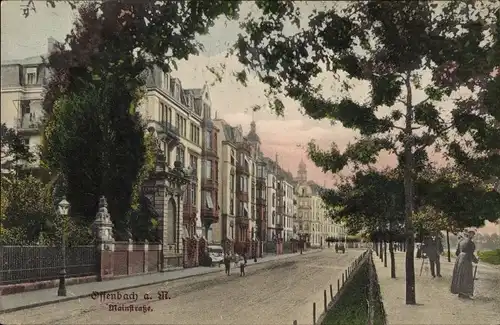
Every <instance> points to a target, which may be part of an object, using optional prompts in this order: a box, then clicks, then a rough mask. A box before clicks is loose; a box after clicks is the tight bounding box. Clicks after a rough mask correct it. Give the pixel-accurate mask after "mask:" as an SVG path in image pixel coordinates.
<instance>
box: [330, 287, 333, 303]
mask: <svg viewBox="0 0 500 325" xmlns="http://www.w3.org/2000/svg"><path fill="white" fill-rule="evenodd" d="M330 301H333V287H332V285H331V284H330Z"/></svg>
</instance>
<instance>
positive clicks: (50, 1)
mask: <svg viewBox="0 0 500 325" xmlns="http://www.w3.org/2000/svg"><path fill="white" fill-rule="evenodd" d="M62 2H65V3H67V4H68V5H69V6H70V7H71V9H75V8H76V1H72V0H65V1H62ZM45 5H46V6H47V7H48V6H50V7H52V8H55V7H56V0H45ZM21 11H22V13H23V16H24V18H28V17H29V15H30V14H31V13H32V12H33V13H36V6H35V0H27V1H26V2H25V3H21Z"/></svg>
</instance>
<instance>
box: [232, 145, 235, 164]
mask: <svg viewBox="0 0 500 325" xmlns="http://www.w3.org/2000/svg"><path fill="white" fill-rule="evenodd" d="M234 160H235V153H234V150H232V149H231V165H233V166H234V165H235V161H234Z"/></svg>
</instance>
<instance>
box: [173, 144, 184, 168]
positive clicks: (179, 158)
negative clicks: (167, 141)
mask: <svg viewBox="0 0 500 325" xmlns="http://www.w3.org/2000/svg"><path fill="white" fill-rule="evenodd" d="M175 160H176V161H180V162H181V164H182V166H184V163H185V161H184V148H183V147H177V153H176V157H175Z"/></svg>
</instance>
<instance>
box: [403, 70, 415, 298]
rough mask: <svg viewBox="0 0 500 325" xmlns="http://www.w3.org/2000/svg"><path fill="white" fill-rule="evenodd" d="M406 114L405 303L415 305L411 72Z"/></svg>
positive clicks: (407, 86)
mask: <svg viewBox="0 0 500 325" xmlns="http://www.w3.org/2000/svg"><path fill="white" fill-rule="evenodd" d="M405 86H406V94H407V95H406V115H405V131H404V133H405V134H404V135H405V137H404V162H405V165H404V191H405V233H406V244H407V247H406V259H405V268H406V279H405V280H406V304H407V305H415V304H416V303H417V301H416V297H415V259H414V250H415V237H414V234H413V172H414V170H413V129H412V123H413V101H412V89H411V72H408V73H407V74H406V76H405Z"/></svg>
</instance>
